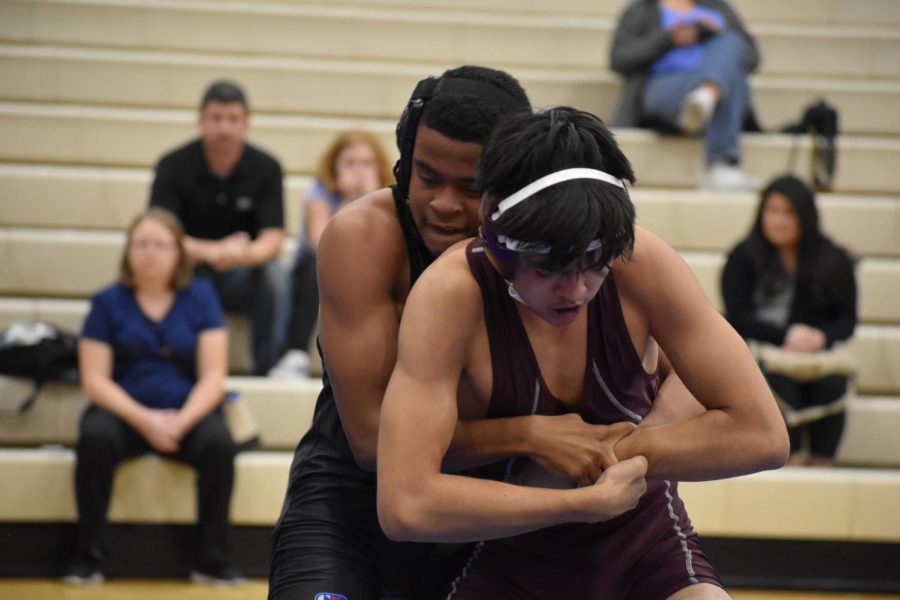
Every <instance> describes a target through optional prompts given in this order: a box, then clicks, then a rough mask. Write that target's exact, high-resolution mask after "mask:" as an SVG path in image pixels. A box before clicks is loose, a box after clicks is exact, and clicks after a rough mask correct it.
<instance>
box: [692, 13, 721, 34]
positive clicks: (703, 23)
mask: <svg viewBox="0 0 900 600" xmlns="http://www.w3.org/2000/svg"><path fill="white" fill-rule="evenodd" d="M697 25H698V26H699V27H700V28H702V29H706V30H707V31H711V32H713V33H722V28H721V27H719V25H718V24H717V23H716V22H715V21H713V20H712V19H709V18H707V17H700V18H699V19H697Z"/></svg>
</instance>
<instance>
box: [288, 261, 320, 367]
mask: <svg viewBox="0 0 900 600" xmlns="http://www.w3.org/2000/svg"><path fill="white" fill-rule="evenodd" d="M292 287H293V303H292V308H293V311H292V318H291V328H290V334H291V343H290V347H291V348H293V349H295V350H302V351H303V352H309V345H310V341H311V339H312V334H313V330H314V329H315V327H316V321H317V320H318V318H319V285H318V282H317V281H316V254H315V252H313V251H312V250H310V251H309V252H304V253H303V254H302V255H301V256H300V258H299V259H298V260H297V264H296V265H294V271H293V277H292Z"/></svg>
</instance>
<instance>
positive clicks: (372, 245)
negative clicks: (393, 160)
mask: <svg viewBox="0 0 900 600" xmlns="http://www.w3.org/2000/svg"><path fill="white" fill-rule="evenodd" d="M390 194H391V192H390V190H379V191H377V192H374V193H373V194H370V195H369V196H370V197H366V198H362V199H360V200H359V201H357V202H355V203H353V204H352V205H350V206H348V207H347V209H346V210H343V211H341V212H340V213H338V214H337V215H336V216H335V217H334V219H332V220H331V222H330V223H329V224H328V226H327V227H326V228H325V231H324V232H323V234H322V237H321V239H320V241H319V252H318V267H317V270H318V274H319V293H320V296H321V302H320V308H319V340H320V342H321V344H322V348H323V351H324V355H325V358H326V361H325V362H326V365H325V366H326V368H327V369H328V374H329V377H330V380H331V383H332V385H333V386H334V393H335V401H336V402H337V407H338V411H339V413H340V416H341V423H342V424H343V427H344V432H345V433H346V435H347V441H348V442H349V444H350V448H351V449H352V450H353V454H354V456H355V458H356V462H357V463H358V464H359V466H360V467H361V468H363V469H366V470H369V471H374V470H375V451H376V449H377V445H378V426H379V425H378V422H379V414H380V411H381V400H382V397H383V396H384V389H385V387H386V386H387V382H388V379H389V378H390V374H391V370H392V369H393V368H394V361H395V360H396V356H397V331H398V327H399V317H398V313H397V311H398V308H397V304H396V301H395V298H394V296H395V293H394V288H395V281H396V279H397V273H398V270H399V269H400V268H401V266H404V265H405V259H406V253H405V250H404V247H403V236H402V233H401V232H400V227H399V224H398V223H397V221H396V218H392V215H391V213H390V211H389V210H385V209H384V205H385V204H386V203H387V202H392V199H391V196H390ZM373 197H374V199H373ZM379 203H380V204H379ZM387 206H388V207H389V206H390V205H389V204H387Z"/></svg>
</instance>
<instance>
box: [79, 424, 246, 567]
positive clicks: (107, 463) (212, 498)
mask: <svg viewBox="0 0 900 600" xmlns="http://www.w3.org/2000/svg"><path fill="white" fill-rule="evenodd" d="M151 450H152V449H151V448H150V446H149V445H148V444H147V441H146V440H145V439H144V438H143V437H141V435H140V434H139V433H138V432H137V431H135V430H134V429H132V428H131V426H130V425H128V424H127V423H125V422H124V421H122V420H121V419H119V418H118V417H117V416H115V415H113V414H112V413H110V412H107V411H105V410H103V409H101V408H98V407H96V406H90V407H88V409H87V410H86V411H85V413H84V416H83V417H82V418H81V430H80V434H79V436H78V446H77V448H76V453H77V463H76V466H75V496H76V501H77V503H78V551H79V552H82V553H88V552H90V553H99V554H100V555H101V556H102V555H104V554H106V552H107V548H106V536H107V529H108V525H107V521H106V513H107V509H108V508H109V498H110V494H111V492H112V483H113V474H114V472H115V470H116V466H117V465H118V464H119V462H121V461H122V460H124V459H126V458H131V457H135V456H138V455H140V454H144V453H145V452H148V451H151ZM235 453H236V449H235V445H234V442H233V441H232V439H231V434H230V433H229V431H228V428H227V427H226V425H225V421H224V420H223V419H222V417H221V414H220V413H219V412H218V411H214V412H212V413H210V414H209V415H207V416H206V417H204V418H203V419H202V420H201V421H200V422H199V423H197V424H196V425H195V426H194V428H193V429H192V430H191V431H189V432H188V434H187V435H185V436H184V439H182V440H181V445H180V448H179V450H178V452H177V453H175V454H172V455H166V457H167V458H173V459H175V460H178V461H181V462H184V463H187V464H189V465H191V466H192V467H194V468H195V469H196V470H197V500H198V501H197V554H196V562H197V565H199V566H204V567H210V568H211V567H217V566H221V565H225V564H227V563H228V560H229V554H230V552H229V547H228V539H227V532H228V505H229V503H230V501H231V487H232V483H233V481H234V456H235Z"/></svg>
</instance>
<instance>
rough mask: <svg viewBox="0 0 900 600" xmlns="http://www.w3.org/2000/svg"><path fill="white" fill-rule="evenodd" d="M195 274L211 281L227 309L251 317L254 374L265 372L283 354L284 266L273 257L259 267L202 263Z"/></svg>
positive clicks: (285, 275)
mask: <svg viewBox="0 0 900 600" xmlns="http://www.w3.org/2000/svg"><path fill="white" fill-rule="evenodd" d="M194 274H195V275H196V276H197V277H205V278H207V279H210V280H211V281H212V283H213V285H214V286H215V288H216V291H217V292H218V294H219V299H220V300H221V301H222V306H223V307H224V308H225V310H226V311H227V312H234V313H239V314H242V315H244V316H246V317H247V318H248V319H249V320H250V351H251V354H252V356H253V373H254V374H255V375H266V374H267V373H268V372H269V369H271V368H272V367H273V366H274V365H275V363H276V362H277V361H278V358H279V357H280V356H281V350H282V349H283V347H284V340H285V333H286V331H287V319H288V302H289V300H288V285H287V274H286V273H285V270H284V267H282V266H281V263H279V262H278V261H276V260H271V261H269V262H267V263H264V264H262V265H259V266H258V267H238V268H237V269H232V270H230V271H224V272H219V271H216V270H214V269H212V268H210V267H208V266H199V267H197V268H196V270H195V271H194Z"/></svg>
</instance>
